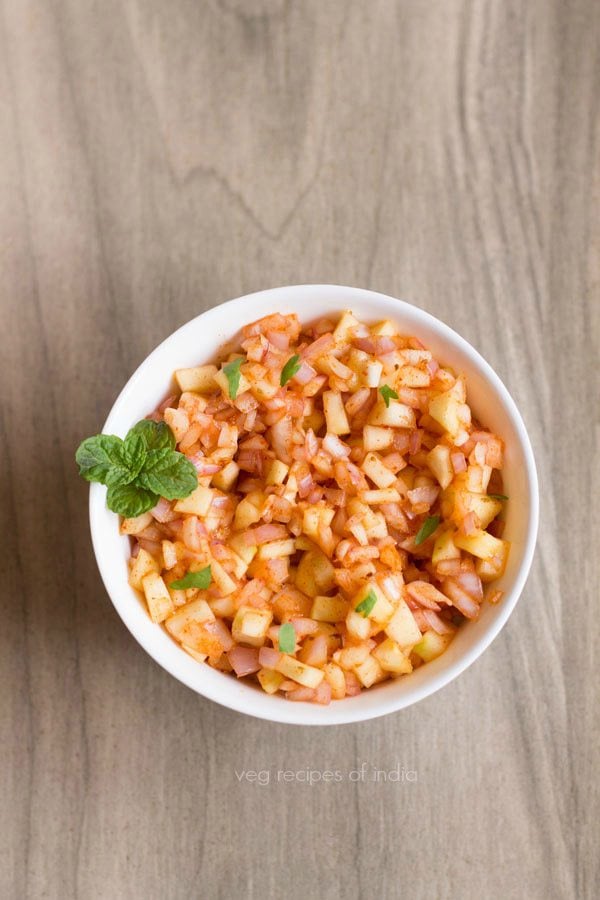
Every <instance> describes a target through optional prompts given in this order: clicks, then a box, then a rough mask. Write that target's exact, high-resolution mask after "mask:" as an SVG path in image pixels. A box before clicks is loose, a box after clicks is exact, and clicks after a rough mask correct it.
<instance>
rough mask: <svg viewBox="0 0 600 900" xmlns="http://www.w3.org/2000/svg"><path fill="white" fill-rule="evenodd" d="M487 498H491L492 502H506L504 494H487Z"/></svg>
mask: <svg viewBox="0 0 600 900" xmlns="http://www.w3.org/2000/svg"><path fill="white" fill-rule="evenodd" d="M488 497H491V498H492V500H508V497H507V496H506V494H488Z"/></svg>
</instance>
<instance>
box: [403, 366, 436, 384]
mask: <svg viewBox="0 0 600 900" xmlns="http://www.w3.org/2000/svg"><path fill="white" fill-rule="evenodd" d="M430 382H431V376H430V375H429V372H428V371H427V369H420V368H418V367H417V366H401V368H400V369H398V371H397V372H396V376H395V378H394V386H395V387H396V389H398V388H400V387H411V388H424V387H429V383H430Z"/></svg>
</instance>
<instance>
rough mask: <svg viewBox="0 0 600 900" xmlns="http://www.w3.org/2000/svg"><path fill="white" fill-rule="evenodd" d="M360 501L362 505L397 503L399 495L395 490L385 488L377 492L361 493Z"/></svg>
mask: <svg viewBox="0 0 600 900" xmlns="http://www.w3.org/2000/svg"><path fill="white" fill-rule="evenodd" d="M360 499H361V500H362V501H363V503H372V504H378V503H397V502H398V501H399V500H400V494H399V493H398V491H397V490H396V489H395V488H385V489H382V490H379V491H361V493H360Z"/></svg>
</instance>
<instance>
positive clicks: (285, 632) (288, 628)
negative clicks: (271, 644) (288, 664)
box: [279, 622, 296, 653]
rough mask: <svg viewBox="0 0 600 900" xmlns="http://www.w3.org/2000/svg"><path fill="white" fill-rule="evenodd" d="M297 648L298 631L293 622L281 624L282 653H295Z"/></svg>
mask: <svg viewBox="0 0 600 900" xmlns="http://www.w3.org/2000/svg"><path fill="white" fill-rule="evenodd" d="M295 649H296V632H295V630H294V626H293V625H292V623H291V622H284V623H283V625H280V626H279V651H280V653H293V652H294V650H295Z"/></svg>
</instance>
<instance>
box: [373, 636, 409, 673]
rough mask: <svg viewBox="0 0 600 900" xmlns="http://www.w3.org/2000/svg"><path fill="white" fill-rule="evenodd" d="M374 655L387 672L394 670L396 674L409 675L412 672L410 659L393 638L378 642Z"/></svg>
mask: <svg viewBox="0 0 600 900" xmlns="http://www.w3.org/2000/svg"><path fill="white" fill-rule="evenodd" d="M372 655H373V656H374V657H375V659H376V660H377V661H378V663H379V665H380V666H381V668H382V669H384V671H386V672H392V673H393V674H394V675H408V674H409V673H410V672H412V664H411V661H410V659H409V658H408V656H407V655H406V654H405V653H404V651H403V650H402V648H401V647H400V645H399V644H397V643H396V641H394V640H392V638H386V639H385V640H384V641H382V642H381V644H378V645H377V647H376V648H375V650H373V651H372Z"/></svg>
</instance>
